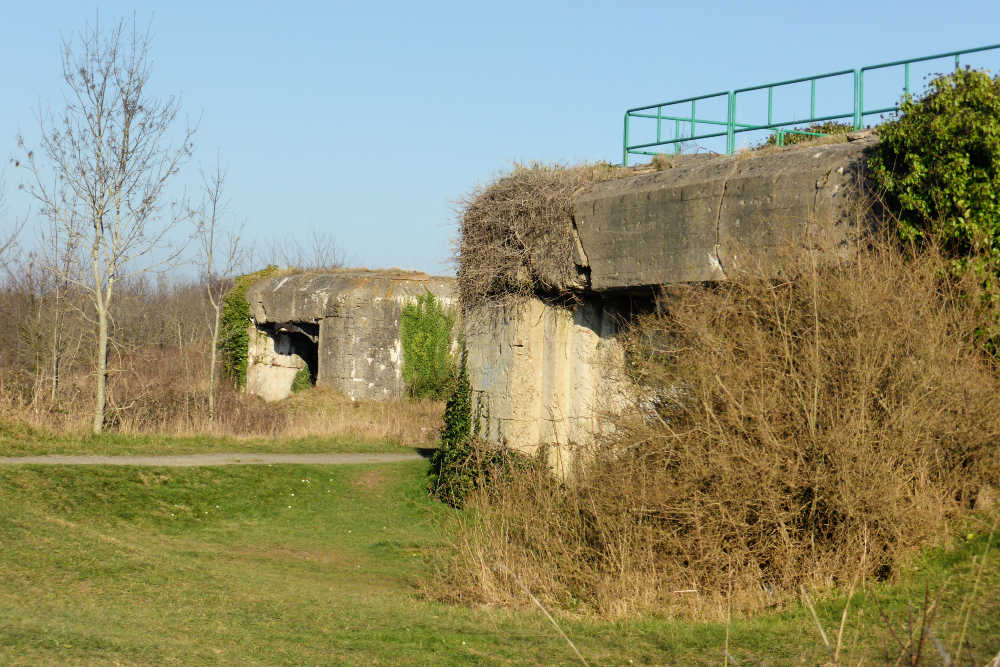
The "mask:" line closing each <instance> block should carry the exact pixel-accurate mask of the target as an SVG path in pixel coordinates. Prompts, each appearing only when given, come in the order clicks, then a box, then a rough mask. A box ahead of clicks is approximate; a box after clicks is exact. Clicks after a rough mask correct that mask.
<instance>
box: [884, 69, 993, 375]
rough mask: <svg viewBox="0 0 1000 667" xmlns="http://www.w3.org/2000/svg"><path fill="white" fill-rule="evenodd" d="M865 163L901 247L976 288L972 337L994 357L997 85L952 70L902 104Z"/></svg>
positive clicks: (975, 72) (983, 76) (979, 74)
mask: <svg viewBox="0 0 1000 667" xmlns="http://www.w3.org/2000/svg"><path fill="white" fill-rule="evenodd" d="M879 138H880V141H879V143H878V145H877V146H876V147H875V148H874V149H873V151H872V154H871V156H870V157H869V160H868V166H869V167H870V168H871V172H872V177H873V179H874V181H875V184H876V185H877V186H879V187H880V189H881V190H882V191H883V192H884V196H885V204H886V206H887V208H888V210H889V211H890V212H892V213H894V214H895V215H896V216H897V217H898V233H899V236H900V238H901V239H902V240H904V241H912V242H916V243H927V242H933V243H935V244H937V245H938V247H939V248H941V250H942V251H944V252H945V253H947V254H948V255H949V256H950V257H952V258H953V259H954V265H953V266H954V271H955V272H956V274H960V273H963V272H965V271H967V270H972V271H975V272H976V273H977V275H978V277H979V279H980V280H981V286H982V288H983V289H982V301H983V304H984V306H986V311H987V315H986V318H987V319H986V320H985V321H984V323H983V324H982V325H981V326H980V327H979V328H978V329H977V331H976V334H977V336H978V337H979V339H980V341H982V343H983V345H984V347H985V348H986V350H987V351H989V352H990V353H992V354H994V355H996V354H998V353H1000V77H990V75H989V74H987V73H986V72H983V71H979V70H973V69H968V68H966V69H960V70H956V71H955V72H953V73H951V74H947V75H943V76H939V77H936V78H934V79H932V80H931V82H930V85H929V88H928V92H927V94H926V95H924V96H923V97H921V98H919V99H913V98H904V99H903V102H902V104H901V105H900V114H899V116H898V117H897V118H895V119H893V120H892V121H890V122H887V123H885V124H884V125H883V126H882V127H881V128H880V129H879Z"/></svg>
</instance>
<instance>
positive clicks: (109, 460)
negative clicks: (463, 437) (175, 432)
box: [0, 453, 422, 468]
mask: <svg viewBox="0 0 1000 667" xmlns="http://www.w3.org/2000/svg"><path fill="white" fill-rule="evenodd" d="M420 458H422V457H421V456H420V454H416V453H414V454H409V453H407V454H391V453H389V454H240V453H235V454H176V455H169V456H75V455H68V456H59V455H50V456H0V465H17V464H31V465H39V464H41V465H59V466H64V465H88V466H92V465H105V466H164V467H169V468H187V467H192V466H228V465H267V464H273V463H318V464H323V465H343V464H350V463H395V462H397V461H416V460H419V459H420Z"/></svg>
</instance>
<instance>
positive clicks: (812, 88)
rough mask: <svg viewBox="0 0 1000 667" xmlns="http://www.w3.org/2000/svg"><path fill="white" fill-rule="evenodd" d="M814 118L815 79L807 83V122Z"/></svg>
mask: <svg viewBox="0 0 1000 667" xmlns="http://www.w3.org/2000/svg"><path fill="white" fill-rule="evenodd" d="M815 117H816V79H812V80H811V81H809V120H810V122H811V121H812V119H813V118H815Z"/></svg>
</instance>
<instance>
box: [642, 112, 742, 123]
mask: <svg viewBox="0 0 1000 667" xmlns="http://www.w3.org/2000/svg"><path fill="white" fill-rule="evenodd" d="M630 117H631V118H650V119H652V120H656V118H657V116H655V115H654V114H639V113H634V114H632V115H631V116H630ZM659 118H660V120H680V121H684V122H685V123H690V122H691V121H692V119H691V116H660V117H659ZM694 123H695V125H699V124H701V125H729V123H727V122H726V121H724V120H709V119H707V118H695V119H694Z"/></svg>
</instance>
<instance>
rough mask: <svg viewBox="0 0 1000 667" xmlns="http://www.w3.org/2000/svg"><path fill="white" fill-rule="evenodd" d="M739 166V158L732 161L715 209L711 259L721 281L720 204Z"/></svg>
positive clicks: (724, 271) (723, 270) (723, 267)
mask: <svg viewBox="0 0 1000 667" xmlns="http://www.w3.org/2000/svg"><path fill="white" fill-rule="evenodd" d="M739 166H740V161H739V158H736V159H734V160H733V166H732V168H731V169H730V170H729V173H728V174H726V178H725V179H724V180H723V181H722V192H721V193H719V204H718V206H717V207H716V214H715V247H714V248H713V249H712V252H713V253H715V256H714V257H713V259H714V260H715V265H716V266H718V267H719V271H721V272H722V278H723V279H725V278H726V267H725V265H724V264H723V263H722V255H721V254H719V249H720V247H721V240H722V232H721V229H722V204H723V202H725V201H726V189H727V188H728V187H729V179H731V178H732V177H733V175H734V174H735V173H736V170H737V169H739Z"/></svg>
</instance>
